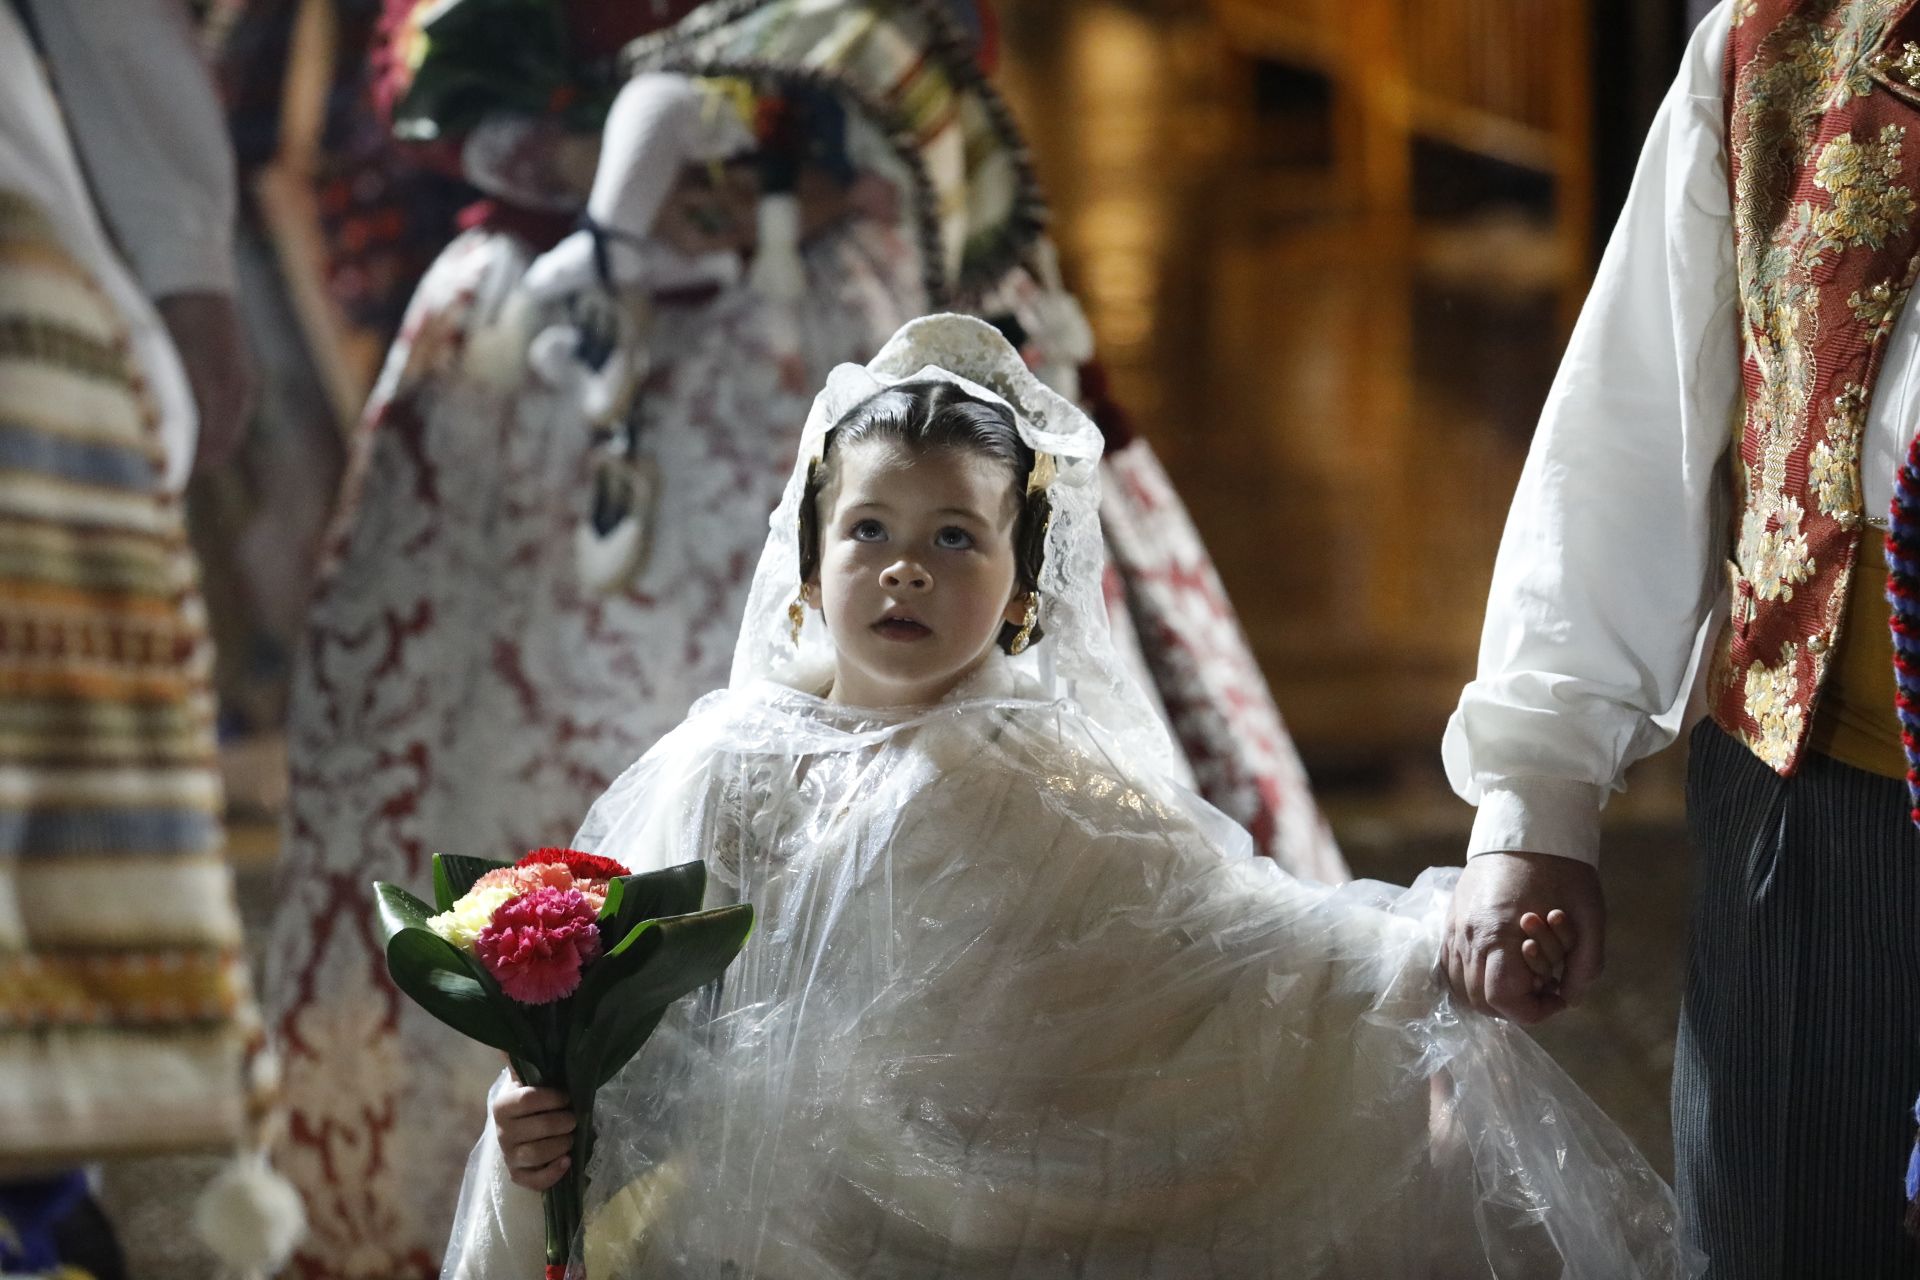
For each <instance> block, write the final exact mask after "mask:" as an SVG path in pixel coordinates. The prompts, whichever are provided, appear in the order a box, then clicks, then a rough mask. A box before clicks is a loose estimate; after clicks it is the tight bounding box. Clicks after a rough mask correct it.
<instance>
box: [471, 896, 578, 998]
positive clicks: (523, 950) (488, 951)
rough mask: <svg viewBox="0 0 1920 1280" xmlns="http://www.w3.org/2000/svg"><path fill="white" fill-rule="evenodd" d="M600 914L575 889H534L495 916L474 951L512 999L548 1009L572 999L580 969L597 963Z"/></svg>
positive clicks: (504, 907)
mask: <svg viewBox="0 0 1920 1280" xmlns="http://www.w3.org/2000/svg"><path fill="white" fill-rule="evenodd" d="M598 914H599V912H598V911H597V910H596V909H595V907H594V906H593V904H592V903H591V902H589V901H588V900H587V898H586V895H585V894H583V893H581V892H580V891H579V890H577V889H559V888H553V887H551V886H549V887H546V888H541V889H535V890H534V891H533V892H531V893H528V894H524V895H522V896H521V897H518V898H515V899H513V900H512V901H511V902H508V903H506V904H504V905H503V906H501V907H500V908H499V909H498V910H497V911H495V912H494V913H493V923H491V924H489V925H488V926H487V927H486V928H485V929H483V930H482V931H481V933H480V936H479V937H477V938H475V939H474V940H473V950H474V953H475V954H476V955H478V956H479V957H480V963H481V964H483V965H485V966H486V967H487V972H488V973H490V974H492V975H493V978H494V981H496V982H498V983H499V984H500V989H501V990H502V991H505V992H506V993H507V994H508V995H509V996H511V997H512V998H513V999H515V1000H518V1001H519V1002H520V1003H522V1004H551V1003H552V1002H553V1001H555V1000H562V999H565V998H566V997H567V996H570V995H572V994H573V992H574V989H575V988H576V987H578V986H579V985H580V970H581V968H582V967H583V966H585V965H588V964H591V963H592V962H593V961H594V960H597V959H598V958H599V956H600V930H599V929H598V928H597V927H596V926H595V925H594V917H595V916H596V915H598Z"/></svg>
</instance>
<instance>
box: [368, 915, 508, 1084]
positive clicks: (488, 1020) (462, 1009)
mask: <svg viewBox="0 0 1920 1280" xmlns="http://www.w3.org/2000/svg"><path fill="white" fill-rule="evenodd" d="M477 967H478V966H477V965H475V964H474V963H472V962H471V960H470V959H469V957H468V956H467V955H466V953H465V952H463V951H461V950H460V949H459V948H458V947H456V946H454V945H453V944H452V943H451V942H448V941H447V940H446V939H445V938H442V937H440V936H439V935H438V934H434V933H429V932H427V931H426V930H425V929H415V928H403V929H400V930H398V931H397V932H395V933H393V934H392V935H390V936H389V937H388V938H387V972H388V973H390V974H392V975H393V984H394V985H395V986H396V987H399V988H400V990H402V991H404V992H406V993H407V995H408V996H410V997H411V998H412V999H413V1002H414V1003H415V1004H417V1005H419V1006H420V1007H421V1008H422V1009H425V1010H426V1011H427V1012H428V1013H430V1014H432V1015H433V1016H434V1017H436V1018H438V1019H440V1021H442V1022H444V1023H446V1024H447V1025H448V1026H450V1027H452V1028H453V1029H454V1030H455V1031H458V1032H459V1033H460V1034H461V1035H463V1036H467V1037H469V1038H471V1039H474V1040H478V1041H479V1042H480V1043H481V1044H486V1045H492V1046H493V1047H494V1048H496V1049H499V1050H502V1051H504V1052H506V1053H509V1054H514V1055H517V1056H520V1057H528V1058H531V1057H535V1056H536V1051H537V1046H536V1045H534V1044H533V1042H532V1037H531V1035H530V1034H529V1032H528V1031H527V1029H526V1028H525V1027H524V1025H523V1024H524V1019H517V1018H515V1017H514V1016H513V1015H514V1014H515V1013H516V1012H517V1011H516V1010H513V1009H510V1008H507V1007H505V1003H504V1002H505V1001H506V997H505V996H504V995H499V994H497V993H496V992H494V991H489V990H488V986H489V985H490V984H489V983H486V982H483V981H481V979H482V978H483V977H484V976H485V975H484V974H479V975H476V974H475V972H474V970H475V969H476V968H477ZM516 1023H519V1024H522V1025H516Z"/></svg>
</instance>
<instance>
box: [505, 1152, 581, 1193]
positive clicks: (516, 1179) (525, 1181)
mask: <svg viewBox="0 0 1920 1280" xmlns="http://www.w3.org/2000/svg"><path fill="white" fill-rule="evenodd" d="M572 1167H573V1159H572V1157H570V1156H561V1157H560V1158H559V1159H558V1160H555V1161H553V1162H551V1163H550V1164H544V1165H541V1166H540V1167H539V1168H537V1169H513V1168H509V1169H508V1170H507V1177H508V1178H509V1179H511V1180H512V1182H513V1184H514V1185H515V1186H516V1187H525V1188H526V1189H527V1190H529V1191H545V1190H547V1189H548V1188H549V1187H551V1186H553V1185H554V1184H555V1183H556V1182H559V1181H560V1179H561V1178H562V1177H563V1176H564V1175H565V1174H566V1172H567V1170H568V1169H570V1168H572Z"/></svg>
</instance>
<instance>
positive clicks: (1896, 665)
mask: <svg viewBox="0 0 1920 1280" xmlns="http://www.w3.org/2000/svg"><path fill="white" fill-rule="evenodd" d="M1888 525H1889V527H1888V530H1887V539H1886V552H1887V603H1888V604H1890V605H1892V606H1893V616H1892V618H1891V619H1890V620H1889V623H1888V625H1889V626H1890V627H1891V628H1892V630H1893V682H1894V690H1895V692H1894V706H1895V708H1896V710H1897V712H1898V714H1899V717H1900V746H1901V748H1902V750H1903V752H1904V753H1905V755H1906V758H1907V799H1908V814H1909V815H1910V816H1911V817H1912V819H1913V821H1914V823H1915V824H1916V825H1920V435H1917V436H1915V437H1914V439H1913V441H1912V443H1911V444H1909V445H1908V446H1907V459H1906V461H1905V462H1904V463H1903V464H1901V467H1900V469H1899V471H1897V472H1895V473H1894V478H1893V508H1892V510H1891V511H1890V512H1889V513H1888ZM1914 1119H1915V1121H1916V1123H1920V1101H1916V1102H1915V1103H1914ZM1906 1191H1907V1230H1908V1231H1909V1232H1911V1233H1913V1234H1914V1235H1916V1236H1920V1137H1916V1139H1915V1143H1914V1151H1913V1155H1912V1157H1911V1158H1910V1159H1909V1160H1908V1162H1907V1179H1906Z"/></svg>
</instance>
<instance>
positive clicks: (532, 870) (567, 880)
mask: <svg viewBox="0 0 1920 1280" xmlns="http://www.w3.org/2000/svg"><path fill="white" fill-rule="evenodd" d="M495 885H506V886H507V887H508V888H510V889H512V890H513V891H514V892H515V893H517V894H519V893H533V892H534V891H535V890H538V889H578V890H579V891H580V892H581V894H583V895H584V896H585V897H586V899H587V901H588V902H591V903H592V904H593V909H594V911H595V912H596V913H598V912H599V910H600V908H601V907H603V906H605V905H606V903H607V882H606V881H604V880H581V879H578V878H576V877H575V876H574V874H573V871H572V870H571V869H570V868H568V867H567V866H566V865H564V864H562V863H558V862H536V863H522V864H521V865H519V866H515V867H500V868H497V869H496V870H493V871H489V872H487V874H485V875H483V876H481V877H480V878H479V879H478V880H475V881H474V882H473V887H474V888H475V889H491V888H492V887H493V886H495Z"/></svg>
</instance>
